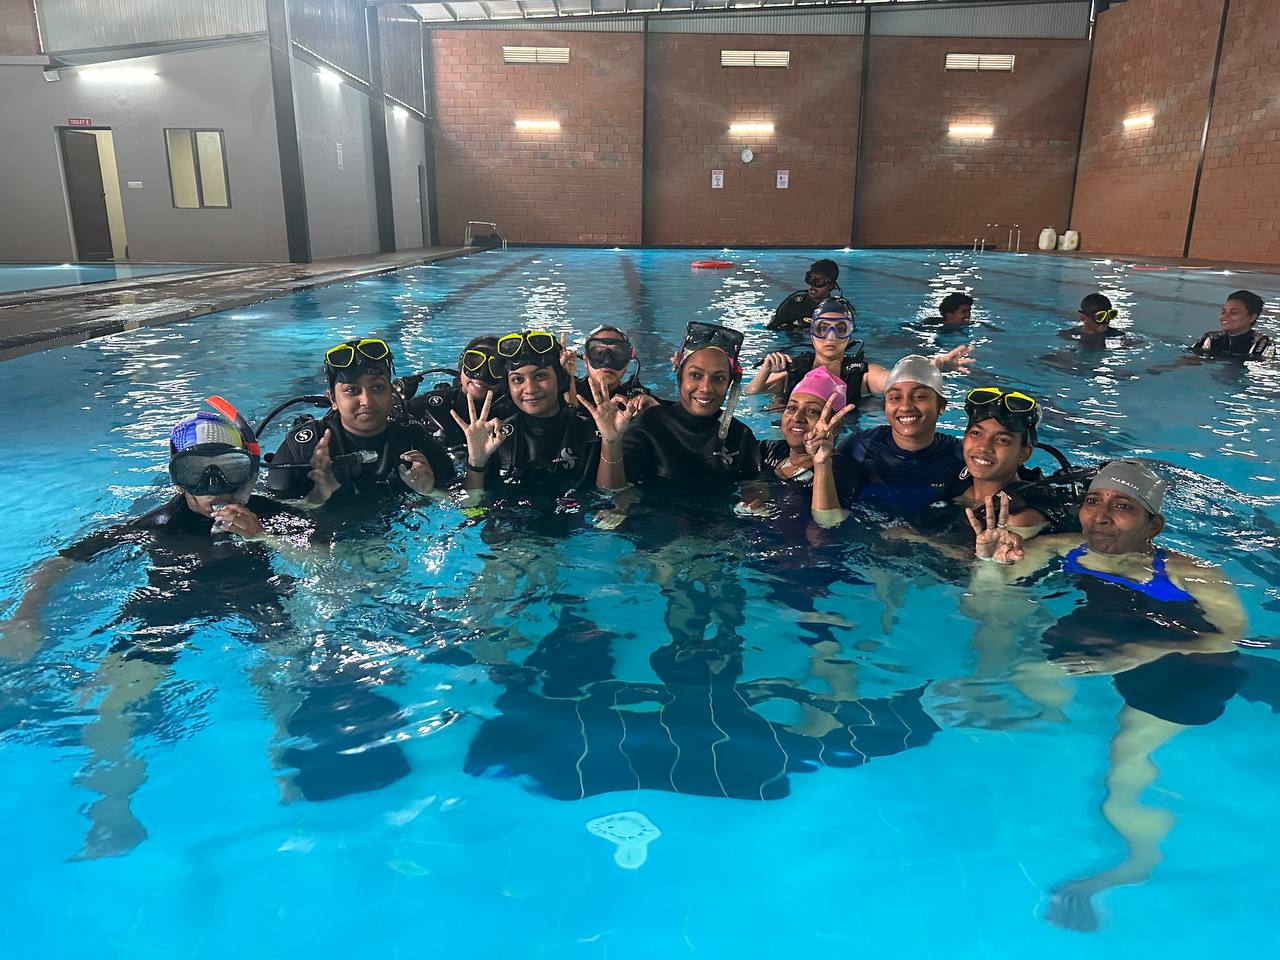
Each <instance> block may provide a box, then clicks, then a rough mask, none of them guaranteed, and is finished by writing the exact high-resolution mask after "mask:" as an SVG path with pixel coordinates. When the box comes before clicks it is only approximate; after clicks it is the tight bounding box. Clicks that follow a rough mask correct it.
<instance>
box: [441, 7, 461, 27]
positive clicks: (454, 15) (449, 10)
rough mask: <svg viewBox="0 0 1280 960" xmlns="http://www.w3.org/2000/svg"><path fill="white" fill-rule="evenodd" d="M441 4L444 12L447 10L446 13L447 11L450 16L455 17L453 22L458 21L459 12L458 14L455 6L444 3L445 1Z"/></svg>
mask: <svg viewBox="0 0 1280 960" xmlns="http://www.w3.org/2000/svg"><path fill="white" fill-rule="evenodd" d="M440 6H442V7H444V12H445V13H447V14H448V15H449V16H450V17H452V18H453V22H454V23H457V22H458V14H457V12H456V11H455V10H454V9H453V7H451V6H449V4H447V3H443V2H442V3H441V4H440Z"/></svg>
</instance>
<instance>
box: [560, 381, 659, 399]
mask: <svg viewBox="0 0 1280 960" xmlns="http://www.w3.org/2000/svg"><path fill="white" fill-rule="evenodd" d="M574 382H575V384H576V385H577V388H578V396H580V397H586V398H587V399H588V400H592V401H593V402H594V398H593V397H592V394H591V381H590V379H589V378H587V377H578V378H577V379H576V380H575V381H574ZM612 395H613V396H615V397H625V398H626V399H628V400H630V399H632V398H633V397H652V396H653V391H652V390H650V389H649V388H648V387H646V386H645V385H644V384H642V383H641V382H640V381H639V380H637V379H636V378H635V377H632V378H631V379H630V380H623V381H622V382H621V383H619V384H618V386H617V387H616V388H615V389H614V391H613V394H612Z"/></svg>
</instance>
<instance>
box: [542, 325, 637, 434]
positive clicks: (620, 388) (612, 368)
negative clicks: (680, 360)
mask: <svg viewBox="0 0 1280 960" xmlns="http://www.w3.org/2000/svg"><path fill="white" fill-rule="evenodd" d="M564 356H565V358H566V359H565V367H566V369H567V370H568V371H569V374H570V377H571V381H570V387H569V392H570V398H571V400H572V402H574V403H576V402H577V400H578V398H579V397H586V398H587V399H588V400H591V399H592V386H591V385H592V384H593V383H594V384H596V386H598V387H599V388H600V389H601V390H603V391H604V395H605V396H606V397H612V398H613V399H615V400H618V401H620V402H623V403H627V404H628V405H630V406H631V407H632V408H634V410H635V411H636V412H637V413H639V412H640V411H641V410H645V409H647V408H649V407H652V406H655V405H656V404H657V402H658V401H657V398H655V397H654V396H653V391H652V390H650V389H649V388H648V387H646V386H645V385H644V384H642V383H641V382H640V359H639V357H637V356H636V350H635V347H634V346H632V343H631V338H630V337H628V336H627V335H626V333H624V332H623V331H622V330H619V329H618V328H617V327H609V326H600V327H596V328H595V329H594V330H592V331H591V332H590V333H589V334H587V340H586V343H585V344H583V347H582V356H583V359H584V360H586V363H587V375H586V376H585V377H574V376H573V374H574V371H575V368H576V364H577V355H576V354H574V353H572V352H566V353H565V354H564ZM633 360H634V361H635V364H636V369H635V372H634V373H632V374H631V376H629V377H628V376H626V373H627V368H628V367H629V366H631V362H632V361H633Z"/></svg>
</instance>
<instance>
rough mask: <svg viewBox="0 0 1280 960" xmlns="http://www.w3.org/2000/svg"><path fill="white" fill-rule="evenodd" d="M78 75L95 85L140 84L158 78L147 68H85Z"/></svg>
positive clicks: (78, 71)
mask: <svg viewBox="0 0 1280 960" xmlns="http://www.w3.org/2000/svg"><path fill="white" fill-rule="evenodd" d="M76 75H77V76H79V77H80V78H82V79H84V80H89V81H91V82H93V83H138V82H141V81H144V80H154V79H155V78H156V72H155V71H154V70H148V69H147V68H146V67H84V68H83V69H80V70H77V71H76Z"/></svg>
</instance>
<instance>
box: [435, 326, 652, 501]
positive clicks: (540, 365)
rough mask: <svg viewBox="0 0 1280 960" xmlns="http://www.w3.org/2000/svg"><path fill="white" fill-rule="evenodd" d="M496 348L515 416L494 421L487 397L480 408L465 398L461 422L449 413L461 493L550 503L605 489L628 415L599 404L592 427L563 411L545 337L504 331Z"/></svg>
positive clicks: (555, 348) (561, 388)
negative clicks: (539, 497) (543, 498)
mask: <svg viewBox="0 0 1280 960" xmlns="http://www.w3.org/2000/svg"><path fill="white" fill-rule="evenodd" d="M497 351H498V356H499V357H500V358H501V359H502V361H503V363H504V366H505V369H506V374H507V390H508V393H509V394H510V396H511V401H512V403H513V404H514V406H515V408H516V413H515V415H514V416H512V417H510V418H508V419H507V420H505V421H503V420H499V419H497V418H496V417H493V416H492V413H493V409H492V395H490V396H489V397H488V398H486V399H485V400H484V403H483V404H482V405H481V407H480V408H479V409H478V410H477V408H476V402H475V398H474V397H471V396H468V398H467V406H468V411H467V412H468V419H466V420H463V418H462V417H460V416H459V415H458V414H457V412H452V417H453V420H454V422H455V423H456V424H457V426H458V428H459V429H460V430H461V431H462V432H463V435H464V436H465V438H466V443H467V463H466V471H467V472H466V481H465V482H466V488H467V489H468V490H488V491H501V490H512V491H513V492H514V491H515V490H519V492H520V494H521V496H528V495H529V494H533V493H541V494H545V495H549V496H551V497H553V498H554V497H559V496H562V495H564V494H566V493H568V492H569V491H571V490H578V489H581V488H583V487H588V486H590V485H592V484H593V483H600V482H601V481H604V483H603V484H602V485H607V483H608V479H609V477H608V468H609V466H611V465H620V464H621V462H622V456H621V438H622V434H623V433H624V432H625V431H626V429H627V427H628V426H630V423H631V417H632V415H633V414H631V413H630V412H628V411H627V410H626V409H625V408H624V407H621V406H619V405H617V404H615V403H612V402H597V403H595V404H592V405H590V406H589V409H590V410H591V413H592V417H593V418H594V419H595V423H594V424H593V423H592V417H585V416H583V415H582V414H581V413H579V412H578V410H577V409H576V408H572V407H566V406H565V404H564V403H563V402H562V400H561V397H562V395H563V394H564V392H565V390H566V388H567V382H568V379H569V375H568V373H567V372H566V371H565V369H564V366H563V365H562V364H561V362H560V344H559V343H558V342H557V340H556V338H555V337H554V336H553V335H552V334H550V333H547V332H545V331H541V330H528V331H524V332H521V333H511V334H507V336H505V337H502V338H500V339H499V340H498V343H497ZM599 399H600V400H601V401H604V400H606V399H607V398H603V397H600V398H599ZM602 448H603V453H602ZM609 461H612V464H610V463H609ZM602 466H603V467H604V468H605V469H604V472H602V470H601V468H602Z"/></svg>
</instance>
